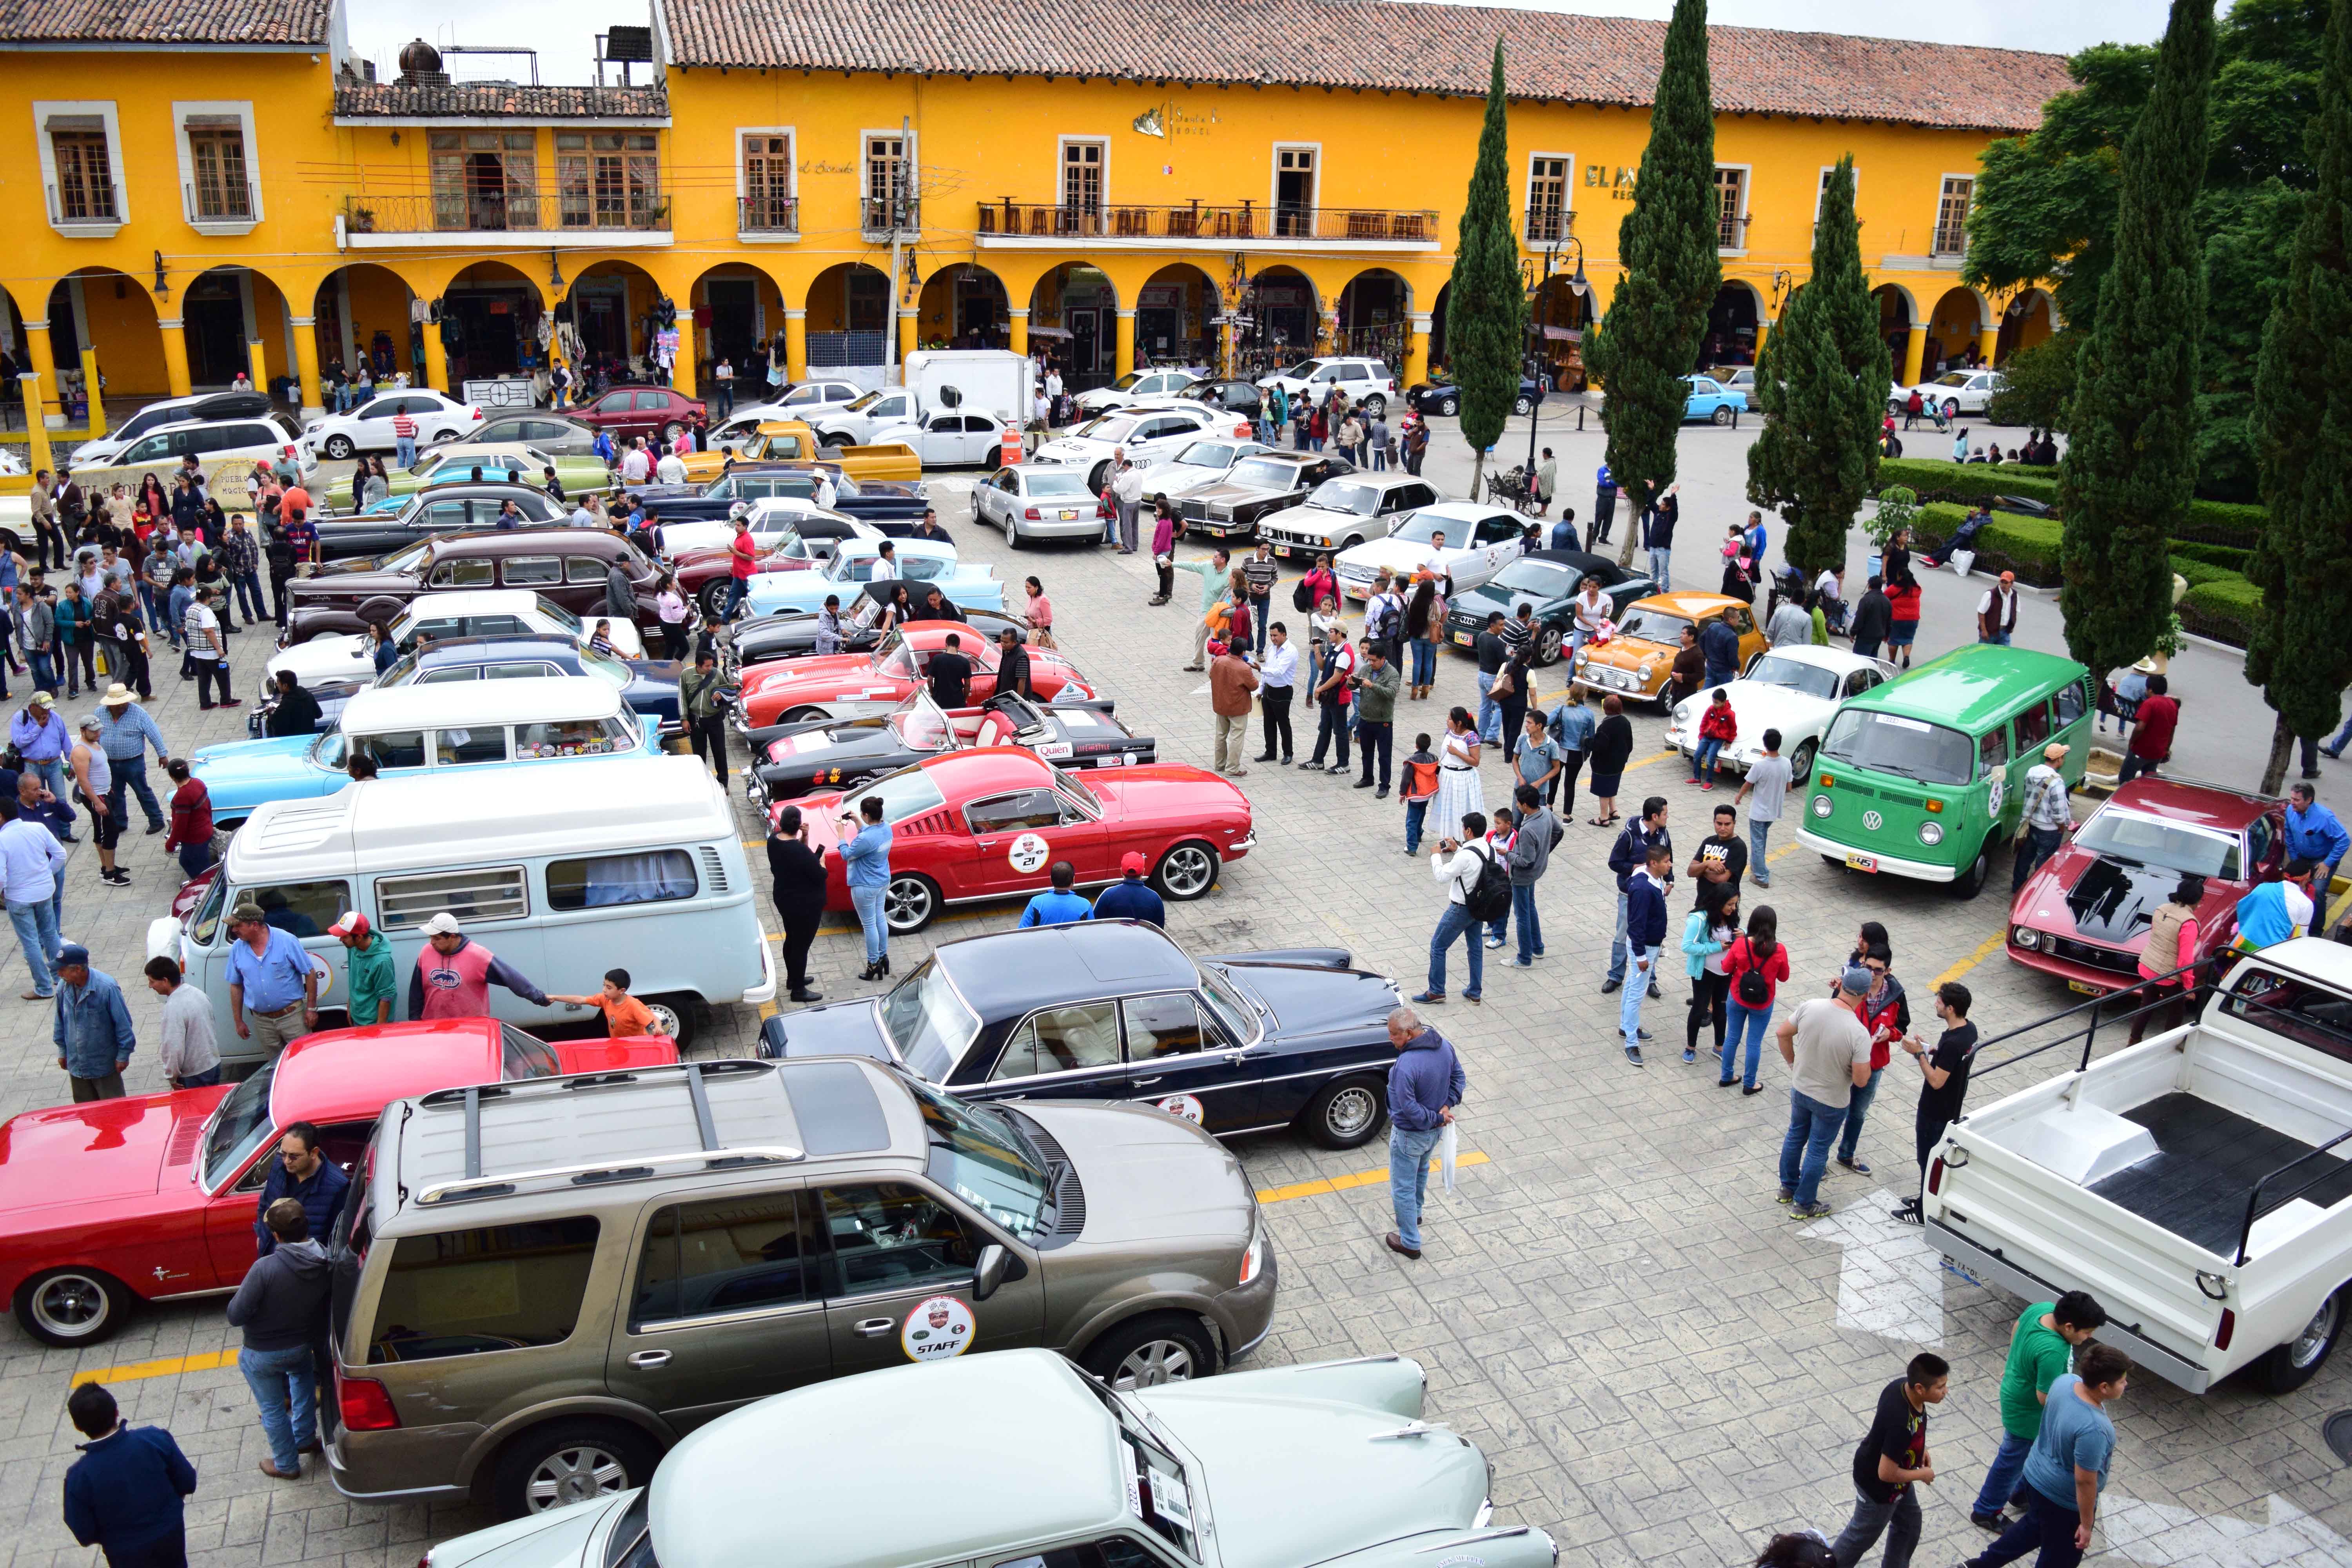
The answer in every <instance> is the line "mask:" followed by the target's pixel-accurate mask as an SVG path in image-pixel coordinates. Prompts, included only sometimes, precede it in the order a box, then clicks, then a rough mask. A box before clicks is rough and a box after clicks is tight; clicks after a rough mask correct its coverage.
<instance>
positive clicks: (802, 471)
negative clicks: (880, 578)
mask: <svg viewBox="0 0 2352 1568" xmlns="http://www.w3.org/2000/svg"><path fill="white" fill-rule="evenodd" d="M820 468H823V469H824V474H825V475H826V476H827V477H829V478H830V479H832V480H833V510H835V511H837V512H839V513H840V514H841V515H842V516H844V517H854V518H856V519H857V520H858V521H861V522H870V523H872V524H873V525H874V526H875V527H877V528H878V529H880V530H881V531H883V532H885V533H887V534H890V535H892V536H893V537H895V538H904V537H905V536H907V535H908V534H909V533H912V532H913V531H915V525H916V524H917V523H919V522H920V521H923V512H924V510H925V509H926V508H927V507H928V506H929V504H930V503H929V501H927V500H925V499H924V497H923V487H922V486H921V485H920V484H898V483H895V482H891V481H887V480H882V479H851V478H850V477H849V476H848V475H847V474H845V473H843V472H842V471H841V470H840V469H839V468H832V467H829V466H827V465H824V464H818V463H737V464H736V465H735V466H734V467H733V468H730V469H728V471H727V472H726V473H725V474H724V475H722V476H721V477H719V479H713V480H712V481H711V482H710V483H709V484H707V485H705V486H703V487H702V488H701V489H695V488H694V487H693V486H691V485H648V486H646V487H645V488H644V489H638V490H635V491H633V492H632V493H633V494H635V495H636V496H638V497H639V498H641V499H642V500H644V501H645V503H646V510H648V511H651V512H653V513H654V514H655V515H656V516H657V517H659V518H660V519H661V520H662V521H665V522H691V521H712V520H715V519H719V518H724V517H726V516H728V515H729V514H730V512H731V511H732V510H734V508H735V507H736V505H737V504H738V503H748V504H753V505H756V504H757V503H759V502H760V501H762V500H769V499H771V498H782V499H787V500H814V499H815V497H816V489H817V478H818V470H819V469H820Z"/></svg>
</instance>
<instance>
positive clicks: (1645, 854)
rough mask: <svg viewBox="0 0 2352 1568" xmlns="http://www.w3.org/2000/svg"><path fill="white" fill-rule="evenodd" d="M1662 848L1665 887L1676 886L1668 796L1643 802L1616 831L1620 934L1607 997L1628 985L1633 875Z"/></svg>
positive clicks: (1654, 987)
mask: <svg viewBox="0 0 2352 1568" xmlns="http://www.w3.org/2000/svg"><path fill="white" fill-rule="evenodd" d="M1657 848H1663V849H1664V850H1665V852H1666V862H1667V869H1666V886H1667V887H1669V888H1672V887H1673V886H1674V885H1675V876H1674V858H1675V841H1674V839H1673V837H1670V836H1669V835H1668V834H1667V832H1666V797H1665V796H1664V795H1652V796H1650V797H1649V798H1648V799H1647V800H1644V801H1643V803H1642V815H1641V816H1638V817H1636V818H1634V819H1633V821H1631V822H1629V823H1627V824H1626V825H1625V826H1623V827H1622V828H1619V829H1618V830H1617V842H1615V843H1614V844H1612V845H1611V846H1610V847H1609V869H1610V870H1612V871H1613V872H1615V873H1616V876H1617V933H1616V935H1615V936H1614V937H1613V938H1612V939H1611V941H1610V943H1609V978H1608V979H1607V980H1605V981H1603V982H1602V983H1601V994H1602V995H1603V996H1606V995H1608V994H1610V993H1611V992H1612V991H1614V990H1616V989H1617V988H1618V987H1619V986H1620V985H1622V984H1625V897H1626V893H1627V891H1628V890H1629V889H1631V888H1632V887H1633V877H1634V874H1635V873H1636V872H1638V871H1640V870H1641V868H1643V865H1645V864H1646V863H1647V862H1648V860H1649V858H1650V851H1651V850H1653V849H1657ZM1649 994H1651V995H1653V996H1655V995H1657V994H1658V980H1657V976H1656V975H1655V974H1653V975H1651V977H1650V991H1649Z"/></svg>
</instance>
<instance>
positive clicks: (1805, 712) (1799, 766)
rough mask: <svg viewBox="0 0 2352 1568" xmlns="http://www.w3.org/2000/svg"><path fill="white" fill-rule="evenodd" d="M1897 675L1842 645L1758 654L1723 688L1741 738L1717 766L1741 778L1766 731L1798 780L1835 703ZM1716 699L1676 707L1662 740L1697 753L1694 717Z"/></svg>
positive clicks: (1704, 692) (1705, 693) (1701, 694)
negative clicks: (1773, 732) (1774, 732)
mask: <svg viewBox="0 0 2352 1568" xmlns="http://www.w3.org/2000/svg"><path fill="white" fill-rule="evenodd" d="M1894 674H1895V667H1894V666H1893V665H1891V664H1889V663H1887V662H1886V661H1885V659H1883V658H1864V657H1863V656H1862V655H1860V654H1857V653H1854V652H1853V651H1851V650H1850V649H1847V648H1842V647H1813V646H1812V645H1811V644H1810V643H1801V644H1791V645H1790V646H1789V647H1776V648H1769V649H1767V650H1766V651H1765V652H1763V653H1760V654H1758V655H1757V656H1756V660H1755V662H1754V663H1752V664H1750V665H1749V666H1748V671H1747V673H1746V674H1744V675H1742V676H1741V677H1740V678H1739V679H1737V680H1734V681H1731V682H1729V683H1727V685H1726V686H1725V687H1724V690H1725V691H1726V692H1727V693H1728V694H1729V696H1730V698H1731V710H1732V712H1733V713H1734V714H1736V715H1738V720H1739V733H1738V737H1737V738H1736V739H1735V740H1733V741H1732V742H1731V744H1729V745H1728V746H1726V747H1725V748H1724V749H1723V758H1722V763H1721V765H1722V766H1724V767H1727V768H1729V769H1731V770H1732V771H1734V772H1736V773H1746V772H1747V771H1748V764H1749V763H1753V762H1754V761H1755V760H1756V759H1757V758H1758V757H1760V756H1762V755H1763V754H1764V731H1767V730H1778V731H1780V754H1781V755H1782V756H1784V757H1786V758H1788V759H1789V773H1790V777H1791V778H1793V779H1802V778H1803V777H1804V776H1805V774H1806V773H1809V772H1810V771H1811V768H1812V765H1813V753H1814V752H1816V751H1818V750H1819V749H1820V746H1821V741H1822V731H1823V730H1826V729H1827V728H1828V727H1829V721H1830V715H1831V714H1832V713H1833V712H1835V711H1836V710H1837V705H1838V704H1839V703H1840V702H1843V701H1844V700H1846V699H1847V698H1849V697H1855V696H1859V695H1860V694H1861V693H1863V692H1864V691H1867V690H1869V689H1871V688H1872V687H1874V686H1875V685H1877V684H1878V683H1879V682H1880V681H1882V680H1886V679H1891V678H1892V677H1893V676H1894ZM1714 700H1715V688H1713V687H1711V686H1710V687H1703V688H1701V689H1700V690H1699V691H1698V693H1697V695H1696V696H1694V697H1690V698H1687V699H1685V700H1683V701H1682V702H1679V703H1677V704H1675V710H1674V715H1673V717H1672V718H1671V720H1669V721H1668V725H1667V729H1666V743H1667V744H1668V745H1670V746H1672V747H1674V748H1675V750H1676V751H1678V752H1681V753H1682V754H1683V755H1684V756H1685V757H1687V756H1689V755H1690V754H1691V753H1692V752H1696V750H1698V721H1699V718H1700V716H1701V715H1702V714H1704V713H1705V712H1706V708H1707V704H1708V703H1710V702H1712V701H1714ZM1792 787H1793V786H1792Z"/></svg>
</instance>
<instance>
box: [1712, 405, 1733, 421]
mask: <svg viewBox="0 0 2352 1568" xmlns="http://www.w3.org/2000/svg"><path fill="white" fill-rule="evenodd" d="M1714 417H1715V422H1716V423H1717V425H1728V424H1730V423H1731V422H1732V420H1733V419H1734V418H1736V417H1738V416H1736V415H1734V414H1733V413H1732V412H1731V410H1730V409H1728V408H1726V407H1720V406H1718V407H1717V409H1716V411H1715V416H1714Z"/></svg>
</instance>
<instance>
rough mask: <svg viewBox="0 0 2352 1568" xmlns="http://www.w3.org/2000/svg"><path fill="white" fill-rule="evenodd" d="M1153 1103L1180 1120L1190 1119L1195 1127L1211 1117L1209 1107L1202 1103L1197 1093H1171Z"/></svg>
mask: <svg viewBox="0 0 2352 1568" xmlns="http://www.w3.org/2000/svg"><path fill="white" fill-rule="evenodd" d="M1152 1103H1153V1104H1155V1105H1157V1106H1159V1107H1160V1110H1164V1111H1166V1112H1167V1113H1168V1114H1169V1115H1171V1116H1172V1117H1175V1118H1176V1119H1177V1120H1178V1121H1189V1122H1191V1123H1192V1125H1194V1126H1195V1127H1198V1126H1200V1125H1201V1124H1202V1122H1204V1121H1207V1120H1208V1119H1209V1111H1208V1108H1207V1107H1206V1106H1204V1105H1202V1103H1201V1101H1200V1098H1199V1097H1198V1096H1197V1095H1190V1094H1171V1095H1169V1096H1168V1097H1166V1098H1165V1099H1163V1100H1154V1101H1152Z"/></svg>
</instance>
